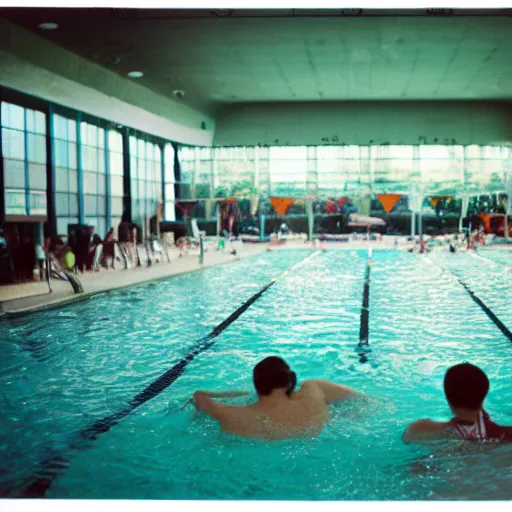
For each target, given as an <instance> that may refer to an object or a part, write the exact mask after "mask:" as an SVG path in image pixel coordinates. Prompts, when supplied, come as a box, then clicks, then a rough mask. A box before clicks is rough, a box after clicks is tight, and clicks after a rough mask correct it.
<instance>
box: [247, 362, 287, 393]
mask: <svg viewBox="0 0 512 512" xmlns="http://www.w3.org/2000/svg"><path fill="white" fill-rule="evenodd" d="M252 375H253V381H254V387H255V388H256V391H257V393H258V395H259V396H268V395H270V394H271V393H272V392H273V391H274V390H275V389H281V390H284V391H285V392H286V394H287V395H288V396H290V395H291V394H292V393H293V390H294V388H295V385H296V384H297V376H296V375H295V372H292V371H291V370H290V367H289V366H288V365H287V364H286V362H285V361H284V360H283V359H281V358H280V357H276V356H270V357H266V358H265V359H263V361H260V362H259V363H258V364H257V365H256V366H255V367H254V370H253V374H252Z"/></svg>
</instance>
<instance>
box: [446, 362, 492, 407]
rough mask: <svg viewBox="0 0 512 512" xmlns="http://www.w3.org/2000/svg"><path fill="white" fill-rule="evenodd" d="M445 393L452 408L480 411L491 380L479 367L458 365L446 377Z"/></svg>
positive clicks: (449, 369) (466, 364) (464, 364)
mask: <svg viewBox="0 0 512 512" xmlns="http://www.w3.org/2000/svg"><path fill="white" fill-rule="evenodd" d="M444 392H445V395H446V399H447V400H448V403H449V404H450V405H451V406H452V407H464V408H465V409H470V410H478V409H480V408H481V407H482V404H483V402H484V399H485V397H486V396H487V393H488V392H489V379H488V378H487V375H486V374H485V373H484V372H483V371H482V370H481V369H480V368H478V366H475V365H473V364H470V363H462V364H457V365H455V366H452V367H451V368H448V371H447V372H446V375H445V376H444Z"/></svg>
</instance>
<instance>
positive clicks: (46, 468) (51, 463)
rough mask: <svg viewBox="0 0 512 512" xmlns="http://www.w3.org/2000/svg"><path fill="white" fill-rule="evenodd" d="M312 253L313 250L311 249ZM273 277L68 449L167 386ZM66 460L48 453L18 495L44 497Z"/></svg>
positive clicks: (89, 438)
mask: <svg viewBox="0 0 512 512" xmlns="http://www.w3.org/2000/svg"><path fill="white" fill-rule="evenodd" d="M314 254H315V253H314ZM310 257H311V256H308V257H307V258H305V259H304V260H302V261H300V262H298V263H295V264H294V265H292V266H291V267H290V268H289V269H288V270H286V271H285V272H284V273H283V274H282V275H283V276H284V275H286V274H288V272H289V271H290V270H291V269H292V268H293V267H295V266H297V265H299V263H303V262H304V261H306V260H307V259H308V258H310ZM276 281H277V279H273V280H272V281H271V282H270V283H268V284H267V285H266V286H264V287H263V288H262V289H261V290H260V291H259V292H257V293H255V294H254V295H253V296H252V297H251V298H250V299H248V300H247V301H246V302H244V303H243V304H242V305H241V306H240V307H239V308H238V309H236V310H235V311H234V312H233V313H232V314H231V315H229V317H228V318H226V319H225V320H224V321H223V322H221V323H220V324H219V325H217V327H215V328H214V329H213V330H212V331H211V332H210V333H209V334H207V335H206V336H204V337H202V338H201V339H199V340H198V341H196V342H195V343H194V345H193V346H192V347H191V349H190V351H189V353H188V354H187V355H186V356H185V357H183V358H182V359H181V360H180V361H179V362H178V363H176V364H175V365H174V366H173V367H172V368H170V369H169V370H167V371H166V372H165V373H164V374H163V375H161V376H160V377H159V378H158V379H156V380H155V381H154V382H152V383H151V384H150V385H149V386H147V387H146V388H145V389H144V390H143V391H142V392H140V393H139V394H138V395H136V396H134V397H133V398H132V399H131V400H130V401H129V402H128V404H127V406H126V407H124V408H123V409H121V410H119V411H117V412H116V413H114V414H111V415H110V416H107V417H105V418H102V419H100V420H98V421H96V422H95V423H93V424H92V425H91V426H90V427H88V428H86V429H84V430H82V431H81V432H80V434H79V440H78V442H77V443H75V444H73V445H71V449H72V450H73V449H81V448H83V447H84V443H85V442H86V441H92V440H94V439H96V438H97V437H98V436H99V435H100V434H103V433H105V432H108V431H109V430H110V428H111V427H113V426H114V425H116V424H117V423H118V422H119V420H121V419H122V418H124V417H126V416H128V414H130V413H131V412H132V411H133V410H134V409H136V408H137V407H139V406H141V405H142V404H144V403H145V402H147V401H148V400H151V399H152V398H154V397H155V396H157V395H158V394H159V393H161V392H162V391H164V390H165V389H166V388H168V387H169V386H170V385H171V384H172V383H173V382H174V381H175V380H176V379H177V378H178V377H179V376H180V375H182V374H183V372H184V371H185V368H186V367H187V366H188V364H189V363H190V362H191V361H192V360H193V359H194V358H195V357H196V356H197V355H199V354H200V353H201V352H204V351H205V350H208V349H209V348H210V347H211V346H212V345H213V344H214V343H215V341H214V340H215V338H216V337H217V336H219V334H221V333H222V332H223V331H224V330H225V329H226V328H227V327H229V325H230V324H232V323H233V322H234V321H235V320H236V319H237V318H238V317H239V316H240V315H242V313H244V312H245V311H247V309H248V308H249V307H250V306H251V305H252V304H254V302H256V301H257V300H258V299H259V298H260V297H261V296H262V295H263V294H264V293H265V292H266V291H268V290H269V288H271V287H272V286H273V285H274V284H275V283H276ZM69 464H70V461H69V460H68V459H65V458H63V457H61V456H60V455H58V456H54V457H51V458H50V459H47V460H45V461H43V462H42V463H41V466H42V471H41V475H42V476H41V477H39V478H36V479H35V480H34V481H32V482H31V483H30V484H28V485H27V486H26V487H25V489H24V490H23V491H22V495H21V496H20V497H22V498H44V496H45V494H46V491H47V490H48V489H49V488H50V486H51V485H52V482H53V480H54V479H55V477H56V476H57V475H58V474H59V473H61V472H63V471H64V470H65V469H67V468H68V467H69Z"/></svg>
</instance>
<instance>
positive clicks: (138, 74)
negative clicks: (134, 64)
mask: <svg viewBox="0 0 512 512" xmlns="http://www.w3.org/2000/svg"><path fill="white" fill-rule="evenodd" d="M128 76H129V77H130V78H142V77H143V76H144V73H143V72H142V71H130V72H129V73H128Z"/></svg>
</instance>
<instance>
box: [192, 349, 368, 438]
mask: <svg viewBox="0 0 512 512" xmlns="http://www.w3.org/2000/svg"><path fill="white" fill-rule="evenodd" d="M253 381H254V387H255V388H256V392H257V393H258V400H257V402H255V403H253V404H250V405H245V406H233V405H227V404H223V403H220V402H216V401H215V400H212V398H213V397H215V396H217V397H219V396H226V394H215V393H208V392H205V391H196V392H195V393H194V397H193V400H194V402H195V405H196V408H197V409H198V410H200V411H203V412H205V413H206V414H207V415H208V416H211V417H212V418H215V419H216V420H217V421H218V422H219V424H220V427H221V429H222V431H223V432H225V433H226V434H232V435H236V436H241V437H248V438H256V439H267V440H280V439H288V438H304V437H315V436H317V435H319V434H320V433H321V432H322V429H323V426H324V425H325V423H327V422H328V421H329V418H330V415H329V408H328V404H333V403H336V402H342V401H345V400H351V399H355V398H357V397H363V396H364V395H362V394H361V393H358V392H357V391H355V390H353V389H351V388H349V387H347V386H341V385H339V384H334V383H333V382H329V381H326V380H316V379H315V380H306V381H304V382H303V383H302V385H301V387H300V389H299V390H298V391H295V386H296V384H297V377H296V375H295V372H293V371H291V369H290V367H289V366H288V364H286V362H285V361H284V360H283V359H281V358H280V357H275V356H271V357H267V358H265V359H264V360H263V361H261V362H259V363H258V364H257V365H256V366H255V367H254V370H253ZM237 395H238V396H240V394H238V393H237ZM232 396H233V395H232Z"/></svg>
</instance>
